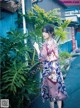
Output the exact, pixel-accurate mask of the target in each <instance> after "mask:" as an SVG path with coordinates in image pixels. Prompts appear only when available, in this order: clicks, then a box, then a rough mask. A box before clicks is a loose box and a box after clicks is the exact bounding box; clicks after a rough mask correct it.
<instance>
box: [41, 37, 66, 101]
mask: <svg viewBox="0 0 80 108" xmlns="http://www.w3.org/2000/svg"><path fill="white" fill-rule="evenodd" d="M39 60H40V61H41V62H42V65H43V72H42V86H41V95H42V98H43V102H44V101H45V100H47V99H49V100H50V101H57V100H64V99H65V98H66V97H67V92H66V88H65V84H64V80H63V76H62V72H61V68H60V64H59V60H58V47H57V43H56V41H55V40H54V39H52V40H51V41H49V42H44V43H43V46H42V48H41V50H40V55H39Z"/></svg>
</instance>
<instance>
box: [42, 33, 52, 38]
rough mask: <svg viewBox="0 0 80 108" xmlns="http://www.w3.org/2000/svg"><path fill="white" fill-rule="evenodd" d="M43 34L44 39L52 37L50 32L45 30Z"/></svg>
mask: <svg viewBox="0 0 80 108" xmlns="http://www.w3.org/2000/svg"><path fill="white" fill-rule="evenodd" d="M42 34H43V38H44V39H49V37H50V35H49V33H46V32H43V33H42Z"/></svg>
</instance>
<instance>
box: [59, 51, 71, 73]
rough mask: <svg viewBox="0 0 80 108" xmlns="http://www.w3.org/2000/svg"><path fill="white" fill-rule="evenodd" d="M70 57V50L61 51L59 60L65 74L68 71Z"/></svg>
mask: <svg viewBox="0 0 80 108" xmlns="http://www.w3.org/2000/svg"><path fill="white" fill-rule="evenodd" d="M70 58H71V54H70V53H69V52H60V53H59V60H60V65H61V70H62V73H63V74H65V73H66V72H67V68H68V67H69V66H70Z"/></svg>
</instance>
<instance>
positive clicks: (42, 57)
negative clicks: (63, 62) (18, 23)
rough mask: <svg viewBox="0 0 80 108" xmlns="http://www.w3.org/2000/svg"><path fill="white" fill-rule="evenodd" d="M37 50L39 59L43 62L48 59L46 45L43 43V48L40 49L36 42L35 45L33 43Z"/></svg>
mask: <svg viewBox="0 0 80 108" xmlns="http://www.w3.org/2000/svg"><path fill="white" fill-rule="evenodd" d="M33 46H34V47H35V49H36V51H37V54H38V58H39V60H40V61H41V62H42V61H44V60H45V59H46V57H47V50H46V45H45V44H43V45H42V48H41V49H39V45H38V44H37V43H36V42H35V43H34V45H33Z"/></svg>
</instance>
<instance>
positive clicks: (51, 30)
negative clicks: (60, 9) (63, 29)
mask: <svg viewBox="0 0 80 108" xmlns="http://www.w3.org/2000/svg"><path fill="white" fill-rule="evenodd" d="M42 32H46V33H50V34H53V33H54V27H53V26H52V25H51V24H47V25H45V26H44V27H43V28H42Z"/></svg>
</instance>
